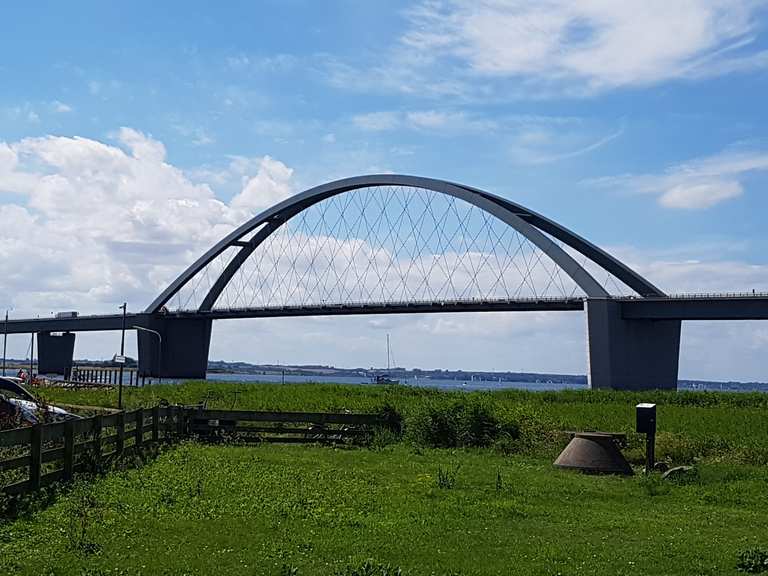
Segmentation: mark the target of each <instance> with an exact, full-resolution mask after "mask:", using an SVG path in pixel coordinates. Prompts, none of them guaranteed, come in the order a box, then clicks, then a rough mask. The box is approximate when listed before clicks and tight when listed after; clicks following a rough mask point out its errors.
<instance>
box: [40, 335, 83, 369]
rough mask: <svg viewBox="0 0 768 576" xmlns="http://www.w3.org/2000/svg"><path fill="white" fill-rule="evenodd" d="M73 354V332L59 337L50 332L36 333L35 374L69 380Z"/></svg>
mask: <svg viewBox="0 0 768 576" xmlns="http://www.w3.org/2000/svg"><path fill="white" fill-rule="evenodd" d="M74 352H75V334H74V332H65V333H64V334H59V335H54V334H51V333H50V332H38V333H37V372H38V373H39V374H61V375H62V376H64V377H65V378H69V375H70V373H71V372H72V357H73V355H74Z"/></svg>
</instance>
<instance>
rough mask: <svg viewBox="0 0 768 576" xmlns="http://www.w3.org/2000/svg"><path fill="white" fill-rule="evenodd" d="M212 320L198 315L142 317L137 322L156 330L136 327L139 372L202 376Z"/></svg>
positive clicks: (209, 342)
mask: <svg viewBox="0 0 768 576" xmlns="http://www.w3.org/2000/svg"><path fill="white" fill-rule="evenodd" d="M212 324H213V321H212V320H209V319H201V318H164V317H162V316H150V317H148V318H146V320H145V321H144V322H142V323H141V326H142V327H143V328H147V329H149V330H153V331H154V332H156V333H157V334H154V333H152V332H148V331H147V330H139V331H138V334H137V337H138V347H139V376H150V377H155V378H158V377H159V378H200V379H204V378H205V374H206V371H207V369H208V350H209V348H210V344H211V327H212ZM158 334H159V335H160V337H159V338H158Z"/></svg>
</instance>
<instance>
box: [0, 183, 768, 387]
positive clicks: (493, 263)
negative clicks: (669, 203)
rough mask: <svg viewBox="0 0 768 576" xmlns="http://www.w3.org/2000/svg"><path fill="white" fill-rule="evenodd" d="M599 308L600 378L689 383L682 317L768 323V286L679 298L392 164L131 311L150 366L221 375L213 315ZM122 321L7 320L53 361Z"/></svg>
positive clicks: (324, 193)
mask: <svg viewBox="0 0 768 576" xmlns="http://www.w3.org/2000/svg"><path fill="white" fill-rule="evenodd" d="M552 310H585V311H586V318H587V358H588V376H589V382H590V385H591V386H592V387H594V388H624V389H647V388H673V389H674V388H675V387H676V386H677V374H678V357H679V347H680V326H681V320H701V319H713V320H714V319H718V320H725V319H738V320H746V319H768V296H766V295H756V296H754V295H753V296H745V295H740V296H734V295H714V296H708V297H705V298H696V297H690V296H678V297H668V296H666V295H665V294H664V293H663V292H662V291H661V290H660V289H659V288H657V287H656V286H654V285H653V284H652V283H651V282H650V281H648V280H647V279H645V278H643V277H642V276H641V275H639V274H638V273H637V272H635V271H634V270H632V269H631V268H630V267H629V266H627V265H626V264H625V263H623V262H621V261H619V260H618V259H616V258H615V257H613V256H611V255H610V254H608V253H607V252H605V251H603V250H602V249H600V248H598V247H597V246H595V245H594V244H592V243H591V242H589V241H587V240H586V239H584V238H582V237H581V236H579V235H577V234H575V233H574V232H572V231H571V230H569V229H567V228H566V227H564V226H562V225H560V224H558V223H557V222H554V221H552V220H550V219H548V218H546V217H545V216H542V215H541V214H538V213H536V212H534V211H532V210H530V209H528V208H526V207H524V206H521V205H520V204H517V203H514V202H512V201H510V200H507V199H506V198H502V197H500V196H497V195H494V194H491V193H489V192H485V191H483V190H479V189H477V188H473V187H470V186H465V185H462V184H456V183H452V182H447V181H443V180H436V179H431V178H422V177H416V176H404V175H395V174H379V175H370V176H360V177H355V178H347V179H344V180H338V181H335V182H330V183H327V184H323V185H321V186H317V187H315V188H311V189H309V190H307V191H305V192H302V193H300V194H298V195H296V196H294V197H292V198H289V199H287V200H284V201H283V202H280V203H278V204H276V205H275V206H273V207H271V208H268V209H267V210H264V211H263V212H261V213H260V214H258V215H256V216H255V217H253V218H251V219H250V220H248V221H247V222H245V223H244V224H243V225H241V226H240V227H238V228H237V229H235V230H234V231H232V232H231V233H230V234H228V235H227V236H226V237H224V238H223V239H222V240H221V241H220V242H218V243H217V244H216V245H215V246H213V247H212V248H210V249H209V250H208V251H207V252H205V254H203V255H202V256H201V257H200V258H198V259H197V260H196V261H195V262H194V263H193V264H192V265H190V266H189V267H188V268H187V269H186V270H184V271H183V272H182V273H181V274H180V275H179V276H178V277H177V278H176V279H175V280H174V281H173V282H171V283H170V284H169V285H168V286H167V287H166V288H165V289H164V290H163V291H162V292H161V293H160V294H159V295H158V296H157V298H155V300H154V301H153V302H152V303H151V304H150V305H149V306H148V307H147V308H146V310H145V311H144V312H141V313H137V314H131V315H129V318H128V322H129V323H128V326H129V327H131V328H139V329H141V328H143V330H140V331H139V332H138V347H139V370H140V372H141V373H143V374H145V375H151V376H158V375H160V376H163V377H171V378H205V374H206V369H207V362H208V352H209V346H210V338H211V327H212V322H213V320H216V319H225V318H263V317H281V316H313V315H347V314H395V313H429V312H464V311H475V312H476V311H552ZM122 321H123V318H122V317H121V316H119V315H108V316H89V317H77V318H46V319H27V320H14V321H12V322H6V324H5V330H6V332H7V333H22V332H27V333H28V332H38V340H39V359H40V366H41V370H42V366H43V364H44V363H45V364H46V365H50V366H54V365H55V366H66V365H67V362H68V363H69V365H71V362H72V353H73V347H74V335H73V334H69V335H67V336H68V337H67V338H62V339H60V340H56V338H55V337H52V336H51V334H50V333H51V332H59V331H72V332H75V331H84V330H115V329H120V327H121V325H122Z"/></svg>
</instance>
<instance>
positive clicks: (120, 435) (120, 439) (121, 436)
mask: <svg viewBox="0 0 768 576" xmlns="http://www.w3.org/2000/svg"><path fill="white" fill-rule="evenodd" d="M124 449H125V411H122V412H119V413H118V415H117V440H116V442H115V452H117V455H118V456H120V455H121V454H122V453H123V450H124Z"/></svg>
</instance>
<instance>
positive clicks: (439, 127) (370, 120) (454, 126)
mask: <svg viewBox="0 0 768 576" xmlns="http://www.w3.org/2000/svg"><path fill="white" fill-rule="evenodd" d="M352 123H353V124H354V125H355V126H356V127H357V128H359V129H361V130H367V131H371V132H384V131H390V130H403V129H407V130H423V131H429V132H452V133H456V132H477V131H490V130H495V129H497V128H498V122H497V121H496V120H491V119H489V118H484V117H480V116H477V115H471V114H467V113H466V112H463V111H457V110H433V109H425V110H411V111H397V110H383V111H378V112H369V113H367V114H359V115H356V116H353V117H352Z"/></svg>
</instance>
